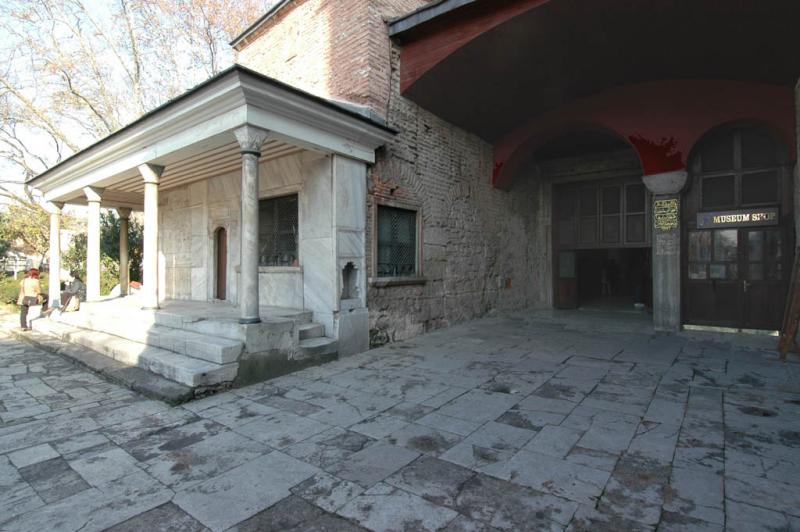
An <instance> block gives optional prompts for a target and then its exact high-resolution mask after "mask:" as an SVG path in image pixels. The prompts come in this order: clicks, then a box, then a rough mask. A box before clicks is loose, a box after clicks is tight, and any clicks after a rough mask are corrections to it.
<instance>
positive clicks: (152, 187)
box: [139, 164, 164, 309]
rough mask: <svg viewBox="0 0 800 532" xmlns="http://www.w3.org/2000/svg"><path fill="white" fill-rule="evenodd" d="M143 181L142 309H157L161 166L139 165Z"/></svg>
mask: <svg viewBox="0 0 800 532" xmlns="http://www.w3.org/2000/svg"><path fill="white" fill-rule="evenodd" d="M139 173H140V174H141V175H142V178H143V179H144V235H143V238H142V240H143V242H142V307H143V308H145V309H157V308H158V183H159V180H160V179H161V174H162V173H164V167H163V166H156V165H154V164H142V165H139Z"/></svg>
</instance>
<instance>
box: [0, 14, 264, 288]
mask: <svg viewBox="0 0 800 532" xmlns="http://www.w3.org/2000/svg"><path fill="white" fill-rule="evenodd" d="M274 2H275V0H108V1H103V2H98V1H96V0H95V1H92V0H4V1H3V2H0V57H3V63H2V64H1V65H0V183H8V182H14V181H15V182H17V183H19V184H20V185H19V188H20V189H21V191H20V192H15V191H13V190H12V189H11V188H9V187H0V204H2V203H9V205H8V209H7V211H6V212H4V213H2V214H0V242H2V243H4V245H6V246H7V245H10V244H11V243H14V242H18V241H19V242H22V243H23V244H24V246H25V247H26V248H28V251H30V252H31V253H35V254H42V255H44V254H45V253H46V250H47V248H48V246H49V242H48V240H49V218H48V215H47V213H46V212H45V211H44V209H43V208H42V207H41V206H40V205H39V204H38V202H37V201H36V198H35V197H34V195H33V192H32V191H31V190H30V189H29V188H27V187H23V186H21V184H22V183H24V182H25V181H27V180H29V179H30V178H32V177H34V176H36V175H38V174H39V173H41V172H42V171H44V170H45V169H47V168H48V167H50V166H53V165H54V164H56V163H58V162H60V161H61V160H63V159H64V158H65V157H68V156H69V155H71V154H73V153H75V152H76V151H78V150H80V149H81V148H82V147H84V146H87V145H89V144H91V143H93V142H95V141H97V140H98V139H100V138H102V137H105V136H107V135H108V134H110V133H112V132H114V131H117V130H118V129H120V128H121V127H123V126H124V125H125V124H127V123H130V122H132V121H133V120H135V119H136V118H138V117H139V116H141V115H142V114H144V113H145V112H147V111H148V110H150V109H153V108H155V107H157V106H158V105H160V104H162V103H164V102H166V101H167V100H169V99H171V98H174V97H175V96H177V95H178V94H180V93H182V92H184V91H185V90H187V89H188V88H190V87H192V86H193V85H196V84H197V83H199V82H201V81H203V80H204V79H205V78H207V77H209V76H211V75H214V74H216V73H217V72H219V71H220V70H221V69H222V68H224V67H225V66H227V65H228V64H230V63H231V61H232V60H233V51H232V50H231V49H230V47H229V46H228V45H227V42H228V41H230V39H231V38H232V37H233V36H235V35H236V34H237V33H238V32H239V31H241V30H242V29H244V28H245V27H246V26H247V24H249V23H250V22H252V20H254V19H255V18H257V17H258V16H260V15H261V14H262V13H264V12H265V10H267V9H268V8H269V7H270V6H271V5H272V4H274ZM62 223H63V222H62ZM117 223H118V222H117ZM133 234H134V233H133V224H132V235H133ZM84 238H85V237H84ZM137 244H138V242H136V243H135V242H133V241H131V246H130V249H131V252H132V257H131V258H132V262H131V266H132V269H131V273H132V274H133V275H135V274H136V273H138V271H139V270H138V268H136V267H134V262H133V260H138V259H136V253H137V251H138V249H139V246H138V245H137ZM0 247H2V246H0ZM107 256H111V255H107ZM84 260H85V259H84Z"/></svg>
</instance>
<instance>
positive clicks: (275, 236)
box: [258, 194, 297, 266]
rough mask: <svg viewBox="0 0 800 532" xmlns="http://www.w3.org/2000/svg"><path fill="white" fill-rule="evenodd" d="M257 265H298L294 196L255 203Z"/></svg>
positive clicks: (295, 196)
mask: <svg viewBox="0 0 800 532" xmlns="http://www.w3.org/2000/svg"><path fill="white" fill-rule="evenodd" d="M258 243H259V254H258V264H259V265H260V266H296V265H297V194H294V195H291V196H283V197H280V198H270V199H263V200H261V201H259V202H258Z"/></svg>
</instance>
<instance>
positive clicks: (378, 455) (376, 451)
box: [330, 442, 419, 488]
mask: <svg viewBox="0 0 800 532" xmlns="http://www.w3.org/2000/svg"><path fill="white" fill-rule="evenodd" d="M418 456H419V453H416V452H413V451H410V450H408V449H405V448H403V447H397V446H396V445H390V444H388V443H384V442H377V443H375V444H373V445H370V446H369V447H367V448H366V449H363V450H361V451H359V452H357V453H353V454H352V455H350V456H349V457H347V458H346V459H345V460H343V461H342V462H340V463H339V464H337V465H336V467H335V468H334V470H333V471H330V472H331V473H332V474H334V475H335V476H337V477H339V478H341V479H344V480H349V481H351V482H355V483H356V484H359V485H360V486H362V487H364V488H370V487H372V486H373V485H374V484H376V483H377V482H380V481H381V480H383V479H385V478H386V477H388V476H389V475H391V474H392V473H394V472H395V471H397V470H398V469H400V468H402V467H404V466H406V465H408V464H409V463H411V462H412V461H413V460H415V459H416V458H417V457H418Z"/></svg>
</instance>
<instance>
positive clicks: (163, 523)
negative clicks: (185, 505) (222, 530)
mask: <svg viewBox="0 0 800 532" xmlns="http://www.w3.org/2000/svg"><path fill="white" fill-rule="evenodd" d="M142 530H147V531H148V532H210V531H209V529H208V528H206V527H204V526H203V525H202V524H201V523H200V522H199V521H197V520H196V519H194V518H193V517H192V516H191V515H189V514H187V513H186V512H184V511H183V510H181V509H180V508H178V507H177V506H175V505H174V504H173V503H171V502H168V503H167V504H162V505H161V506H157V507H156V508H153V509H152V510H148V511H146V512H143V513H140V514H139V515H137V516H135V517H131V518H130V519H128V520H127V521H125V522H123V523H119V524H117V525H114V526H112V527H111V528H108V529H106V532H139V531H142Z"/></svg>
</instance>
